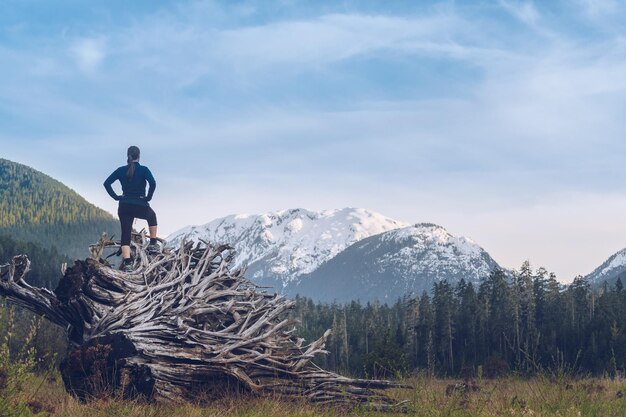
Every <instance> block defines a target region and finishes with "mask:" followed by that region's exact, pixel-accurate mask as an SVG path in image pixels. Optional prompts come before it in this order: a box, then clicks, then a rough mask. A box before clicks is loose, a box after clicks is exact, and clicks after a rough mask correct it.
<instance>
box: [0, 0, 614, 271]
mask: <svg viewBox="0 0 626 417" xmlns="http://www.w3.org/2000/svg"><path fill="white" fill-rule="evenodd" d="M624 23H626V7H625V6H623V5H622V4H620V2H618V1H613V0H569V1H562V2H561V1H556V0H555V1H550V2H538V1H537V2H532V1H514V0H501V1H497V0H493V1H456V2H455V1H447V2H427V1H420V2H415V1H393V2H388V1H343V2H342V1H298V0H282V1H224V2H218V1H184V2H183V1H179V2H154V1H133V2H128V1H117V0H115V1H107V2H90V1H77V0H76V1H69V0H59V1H55V2H46V1H30V0H4V1H3V2H0V63H1V65H0V149H1V150H0V156H2V157H5V158H8V159H11V160H15V161H18V162H22V163H25V164H28V165H30V166H33V167H35V168H37V169H39V170H41V171H44V172H46V173H48V174H49V175H52V176H53V177H55V178H58V179H60V180H61V181H63V182H64V183H66V184H68V185H69V186H71V187H72V188H74V189H75V190H76V191H78V192H79V193H81V194H82V195H84V196H85V197H86V198H87V199H89V200H90V201H92V202H94V203H96V204H98V205H99V206H101V207H103V208H105V209H107V210H109V211H111V212H113V213H114V212H115V202H113V201H112V200H109V199H108V195H107V194H106V193H105V192H104V189H103V188H102V187H101V183H102V181H103V180H104V178H106V176H107V175H108V174H109V173H110V172H111V171H112V170H113V169H114V168H115V167H117V166H119V165H122V164H123V163H124V161H125V149H126V147H128V146H129V145H131V144H134V145H138V146H140V147H141V148H142V151H143V156H142V161H143V162H144V163H145V164H146V165H148V166H150V167H151V169H152V170H153V172H154V174H155V177H156V178H157V181H158V190H157V193H156V196H155V200H154V203H153V206H154V208H155V209H156V210H157V213H158V214H159V218H160V224H161V227H162V231H163V234H167V233H169V232H172V231H174V230H176V229H178V228H180V227H182V226H184V225H187V224H198V223H205V222H208V221H209V220H211V219H213V218H215V217H219V216H223V215H227V214H231V213H241V212H247V213H257V212H263V211H268V210H276V209H282V208H292V207H305V208H310V209H316V210H318V209H326V208H340V207H346V206H351V207H365V208H368V209H371V210H374V211H378V212H380V213H383V214H385V215H387V216H390V217H394V218H397V219H399V220H404V221H409V222H422V221H428V222H435V223H438V224H441V225H443V226H445V227H446V228H448V230H450V231H451V232H452V233H454V234H459V235H465V236H469V237H471V238H473V239H474V240H475V241H477V242H478V243H479V244H481V245H482V246H483V247H485V249H487V250H488V251H489V252H490V253H491V254H492V255H493V256H494V257H495V258H496V260H497V261H499V262H500V263H501V264H503V265H504V266H508V267H517V266H519V265H520V264H521V262H522V261H523V260H525V259H530V261H531V263H533V264H534V265H535V266H540V265H542V266H545V267H546V268H548V269H549V270H553V271H555V272H556V273H557V274H558V276H559V278H560V279H562V280H564V281H569V280H571V279H572V278H573V276H574V275H576V274H586V273H588V272H590V271H591V269H593V268H594V267H595V266H597V265H599V264H600V263H601V262H602V261H603V260H604V259H605V258H606V257H608V256H609V255H610V254H612V253H613V252H615V251H617V250H619V249H621V248H623V247H625V246H626V193H625V192H624V189H625V187H626V164H625V159H626V158H624V154H625V152H626V140H625V139H626V136H625V133H626V118H625V117H624V114H625V110H626V109H625V107H626V33H625V32H626V29H625V28H626V25H625V24H624Z"/></svg>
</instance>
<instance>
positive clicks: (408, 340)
mask: <svg viewBox="0 0 626 417" xmlns="http://www.w3.org/2000/svg"><path fill="white" fill-rule="evenodd" d="M293 315H294V317H295V318H296V319H298V320H299V321H300V324H299V334H300V335H301V336H302V337H304V338H306V339H307V340H309V341H310V340H314V339H315V338H317V337H319V336H320V335H322V334H323V332H324V330H325V329H327V328H331V329H332V330H333V334H332V336H331V338H330V339H329V341H328V343H327V350H328V351H329V354H328V355H327V356H326V357H323V358H321V359H320V360H319V361H320V365H322V366H324V367H328V369H333V370H336V371H339V372H345V373H348V374H351V375H358V376H367V377H391V376H400V375H405V376H406V375H410V374H412V373H416V372H424V373H427V374H428V375H432V376H442V377H445V376H449V377H474V376H482V377H497V376H500V375H503V374H509V373H512V372H514V373H516V374H519V375H533V374H537V373H550V374H557V373H563V372H566V373H568V374H575V375H581V376H587V375H594V376H611V377H614V376H617V375H618V374H620V373H623V371H624V369H625V368H626V329H625V328H624V326H625V324H626V290H624V287H623V285H622V282H621V280H618V281H617V282H616V283H615V284H614V285H611V286H609V285H608V284H604V286H602V287H600V288H594V287H592V286H591V285H590V284H589V283H588V282H586V281H585V279H583V278H582V277H577V278H576V279H575V280H574V281H573V283H572V284H570V285H562V284H560V283H559V282H558V281H557V280H556V278H555V277H554V275H552V274H549V273H548V272H547V271H546V270H545V269H543V268H539V269H538V270H535V271H533V270H532V269H531V267H530V265H529V263H528V262H526V263H524V264H523V265H522V267H521V268H520V270H519V271H517V272H515V273H513V274H510V273H505V272H504V271H501V270H495V271H493V272H492V273H491V275H490V276H489V278H488V279H486V280H484V281H483V282H481V283H480V285H478V286H475V285H472V284H471V283H468V282H465V281H464V280H461V281H460V282H459V283H457V284H456V285H455V284H452V283H449V282H447V281H442V282H439V283H436V284H435V285H434V287H433V289H432V292H431V293H429V294H427V293H424V294H422V295H421V296H420V297H417V298H410V297H405V298H402V299H399V300H397V301H396V302H395V303H394V304H393V305H387V304H376V303H367V304H365V305H362V304H361V303H359V302H357V301H353V302H351V303H349V304H346V305H338V304H330V305H329V304H319V303H314V302H313V301H312V300H310V299H306V298H298V299H297V307H296V309H295V311H294V313H293Z"/></svg>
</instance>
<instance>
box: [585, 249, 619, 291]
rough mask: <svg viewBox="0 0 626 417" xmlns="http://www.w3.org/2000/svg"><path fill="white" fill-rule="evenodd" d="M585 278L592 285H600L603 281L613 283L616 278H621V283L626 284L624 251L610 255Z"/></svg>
mask: <svg viewBox="0 0 626 417" xmlns="http://www.w3.org/2000/svg"><path fill="white" fill-rule="evenodd" d="M585 278H586V279H587V280H588V281H589V282H590V283H591V284H594V285H601V284H603V283H604V281H608V282H609V283H614V282H615V281H617V278H621V279H622V283H626V249H622V250H621V251H619V252H617V253H616V254H614V255H612V256H611V257H610V258H609V259H607V260H606V261H605V262H604V263H603V264H602V265H600V266H599V267H598V268H596V269H595V270H594V271H593V272H592V273H590V274H589V275H587V276H586V277H585Z"/></svg>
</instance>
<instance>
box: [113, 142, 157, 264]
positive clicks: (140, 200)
mask: <svg viewBox="0 0 626 417" xmlns="http://www.w3.org/2000/svg"><path fill="white" fill-rule="evenodd" d="M139 154H140V151H139V148H138V147H136V146H131V147H130V148H128V152H127V156H128V160H127V165H125V166H121V167H119V168H118V169H116V170H115V171H113V173H112V174H111V175H109V178H107V179H106V181H104V188H106V190H107V192H108V193H109V195H110V196H111V197H113V199H115V200H117V201H119V202H120V204H119V208H118V210H117V214H118V216H119V217H120V223H121V225H122V258H123V264H122V269H123V270H124V271H126V272H131V271H132V269H133V264H132V260H131V258H130V235H131V231H132V227H133V221H134V220H135V218H139V219H144V220H147V221H148V226H149V229H150V244H149V245H148V253H152V254H155V253H157V252H159V245H158V243H157V239H156V237H157V218H156V214H155V213H154V210H152V208H150V204H149V203H148V202H149V201H150V200H151V199H152V195H153V194H154V189H155V188H156V181H155V180H154V177H153V176H152V172H150V170H149V169H148V167H146V166H143V165H140V164H139ZM117 180H119V182H120V184H122V195H117V194H115V191H113V187H111V184H113V183H114V182H115V181H117ZM146 182H147V183H148V184H149V185H150V188H149V189H148V194H147V195H146Z"/></svg>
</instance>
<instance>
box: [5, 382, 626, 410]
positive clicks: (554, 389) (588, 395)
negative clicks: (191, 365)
mask: <svg viewBox="0 0 626 417" xmlns="http://www.w3.org/2000/svg"><path fill="white" fill-rule="evenodd" d="M52 379H53V380H50V378H47V379H46V378H43V377H41V376H34V375H28V376H25V378H24V380H23V382H24V383H23V384H22V387H20V389H9V388H10V387H9V388H5V389H4V390H3V391H0V392H1V393H2V394H1V401H2V402H1V403H0V415H2V417H22V416H30V415H36V416H54V417H61V416H64V417H65V416H66V417H72V416H90V417H100V416H119V417H173V416H180V417H187V416H189V417H201V416H207V417H208V416H224V417H231V416H233V417H235V416H238V417H271V416H286V417H287V416H293V417H305V416H329V417H330V416H392V415H397V416H402V415H410V416H472V417H473V416H563V417H569V416H598V417H610V416H616V417H617V416H620V417H621V416H626V381H623V380H622V381H613V380H608V379H579V380H574V379H564V378H563V379H560V380H555V379H550V378H547V377H535V378H532V379H522V378H513V377H510V378H503V379H498V380H484V381H479V380H474V381H469V382H468V383H465V382H463V381H460V380H444V379H431V378H412V379H408V380H406V382H407V383H409V384H412V385H413V386H414V389H412V390H395V391H393V392H391V393H390V394H391V395H392V396H393V398H395V399H397V400H398V401H402V400H407V401H408V406H409V411H408V413H407V414H403V413H390V412H385V413H383V412H376V411H373V410H367V409H365V408H363V409H354V410H342V409H336V408H323V407H316V406H313V405H310V404H306V403H301V402H294V401H285V400H281V399H279V398H251V397H249V396H241V397H235V398H233V397H230V398H225V399H221V400H217V401H213V402H210V403H206V404H202V405H201V404H185V405H150V404H141V403H139V402H132V401H118V400H115V399H107V400H94V401H92V402H90V403H88V404H81V403H80V402H78V401H76V400H75V399H74V398H72V397H71V396H69V395H67V394H66V393H65V390H64V389H63V385H62V383H61V382H60V380H59V379H58V378H52ZM9 391H11V392H9Z"/></svg>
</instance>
